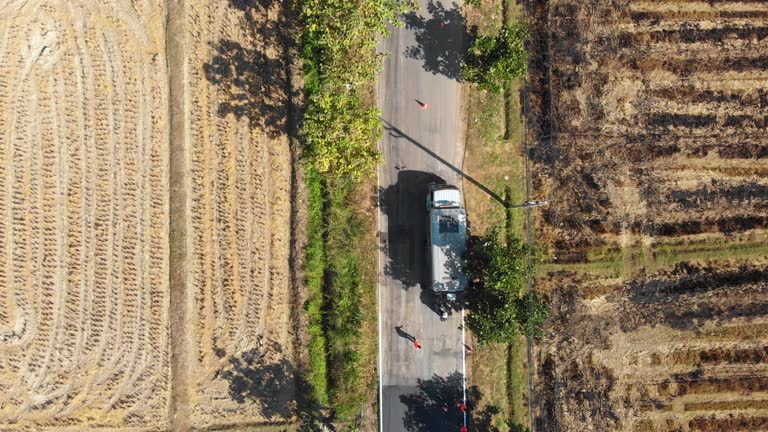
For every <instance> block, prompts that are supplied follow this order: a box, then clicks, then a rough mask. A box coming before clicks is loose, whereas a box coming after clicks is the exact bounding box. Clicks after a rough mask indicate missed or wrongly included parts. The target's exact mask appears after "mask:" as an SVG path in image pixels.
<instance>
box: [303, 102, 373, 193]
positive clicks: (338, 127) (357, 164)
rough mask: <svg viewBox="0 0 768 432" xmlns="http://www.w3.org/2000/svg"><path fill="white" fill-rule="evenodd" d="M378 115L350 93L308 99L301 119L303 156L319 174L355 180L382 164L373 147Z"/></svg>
mask: <svg viewBox="0 0 768 432" xmlns="http://www.w3.org/2000/svg"><path fill="white" fill-rule="evenodd" d="M381 133H382V126H381V121H379V111H378V109H376V108H374V107H368V108H363V107H361V106H360V101H359V100H358V99H357V98H356V97H354V95H352V93H350V92H331V91H321V92H319V93H317V94H315V95H313V96H311V99H310V103H309V107H308V109H307V112H306V114H305V116H304V127H303V135H304V139H305V140H306V156H307V157H308V160H309V161H310V163H311V164H313V165H314V166H315V168H316V169H317V171H318V172H320V173H323V174H331V175H333V176H335V177H338V178H341V177H345V178H350V179H352V180H357V179H359V178H361V177H362V176H363V175H364V174H367V173H370V172H371V171H372V170H373V167H374V166H376V164H378V163H379V162H380V161H381V154H380V153H379V151H378V150H377V149H376V148H375V147H374V146H373V144H374V143H375V142H376V141H377V140H378V139H379V138H380V137H381Z"/></svg>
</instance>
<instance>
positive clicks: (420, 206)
mask: <svg viewBox="0 0 768 432" xmlns="http://www.w3.org/2000/svg"><path fill="white" fill-rule="evenodd" d="M432 183H439V184H444V183H445V180H443V179H442V178H441V177H439V176H437V175H435V174H433V173H429V172H424V171H406V170H401V171H400V172H399V173H398V175H397V183H395V184H394V185H391V186H389V187H386V188H381V189H380V190H379V207H380V208H381V211H382V213H384V214H385V215H386V216H387V220H388V223H387V232H382V233H380V236H381V238H380V247H381V250H382V251H383V252H384V255H385V256H386V263H385V265H384V272H385V274H387V275H388V276H391V277H392V278H393V279H396V280H398V281H399V282H400V284H401V285H402V288H403V289H406V290H407V289H409V288H412V287H415V286H417V285H420V286H421V287H428V286H429V285H430V283H429V260H428V259H427V253H428V248H427V240H428V239H427V234H428V227H427V203H426V200H427V192H428V188H429V185H430V184H432Z"/></svg>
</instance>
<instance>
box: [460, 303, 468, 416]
mask: <svg viewBox="0 0 768 432" xmlns="http://www.w3.org/2000/svg"><path fill="white" fill-rule="evenodd" d="M466 346H467V342H466V336H465V334H464V306H462V307H461V381H462V387H463V389H462V390H463V392H464V397H463V399H464V405H466V404H467V349H466ZM464 426H467V412H466V410H465V411H464Z"/></svg>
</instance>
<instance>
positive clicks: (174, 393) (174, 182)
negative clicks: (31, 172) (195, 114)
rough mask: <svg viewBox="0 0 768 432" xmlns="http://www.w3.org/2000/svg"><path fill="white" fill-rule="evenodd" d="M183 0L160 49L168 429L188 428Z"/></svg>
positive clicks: (172, 6)
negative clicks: (166, 165) (165, 121)
mask: <svg viewBox="0 0 768 432" xmlns="http://www.w3.org/2000/svg"><path fill="white" fill-rule="evenodd" d="M184 12H185V8H184V0H166V18H165V49H166V62H167V63H166V66H167V70H168V92H169V95H168V114H169V126H170V128H169V132H168V144H169V146H170V171H169V175H170V179H169V182H170V188H169V190H170V197H169V202H170V209H169V219H170V220H169V252H170V256H169V269H170V272H169V275H168V276H169V290H170V311H169V312H170V317H171V320H170V324H171V325H170V334H171V391H170V399H169V418H168V424H169V427H170V429H171V430H173V431H187V430H189V429H190V424H189V387H188V381H189V366H190V361H189V360H190V359H189V353H190V352H191V351H190V350H189V348H191V347H189V344H190V342H191V339H190V336H191V335H190V334H189V332H190V330H191V329H190V328H189V326H188V325H187V319H188V317H187V313H188V309H187V302H188V296H187V271H186V270H187V268H186V265H187V247H186V241H187V232H186V231H187V229H186V228H187V227H186V223H187V212H186V206H187V190H186V189H187V178H186V169H187V143H186V134H185V132H186V128H185V126H186V117H185V110H186V98H185V94H184V92H185V90H186V89H185V85H184V74H185V72H186V57H185V50H184V48H185V46H184V45H185V44H184V37H185V33H184V20H185V19H186V16H185V13H184Z"/></svg>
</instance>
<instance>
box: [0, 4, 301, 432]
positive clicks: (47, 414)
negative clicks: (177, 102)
mask: <svg viewBox="0 0 768 432" xmlns="http://www.w3.org/2000/svg"><path fill="white" fill-rule="evenodd" d="M235 6H236V4H234V3H233V4H232V5H230V4H229V3H222V4H218V3H217V4H213V3H210V2H202V1H200V2H194V1H189V2H186V7H187V8H186V15H185V20H186V22H185V26H184V28H185V43H184V46H185V49H186V52H185V57H184V62H185V63H184V64H185V67H184V72H185V73H184V76H178V77H176V79H183V80H185V81H184V85H185V87H184V89H185V95H186V96H185V99H186V102H185V108H186V115H185V118H186V124H185V125H184V127H185V129H184V137H185V141H186V152H185V155H186V156H183V157H186V158H187V166H188V168H189V172H188V174H187V175H186V178H187V179H188V182H187V184H186V185H184V187H185V188H186V190H187V194H186V196H187V198H188V203H187V211H186V214H187V217H188V219H187V220H186V221H183V223H185V224H187V228H186V232H187V233H188V236H187V238H186V239H184V241H185V242H186V245H187V248H186V249H187V251H188V252H187V253H188V256H187V261H186V263H187V271H188V273H189V274H190V276H189V277H188V280H189V286H188V287H187V288H186V291H185V292H186V293H187V295H189V299H188V301H187V302H186V303H184V307H188V309H192V310H187V312H186V314H187V316H188V317H189V318H190V319H189V320H188V321H187V322H186V323H185V325H187V326H191V329H190V332H189V334H192V335H193V337H194V340H193V341H192V342H191V343H190V344H189V346H188V348H189V349H190V350H191V353H190V354H189V360H191V361H190V362H189V364H187V365H186V366H187V367H188V369H189V372H190V376H191V377H194V379H193V380H192V381H191V382H189V383H176V384H175V385H177V386H178V385H188V386H189V393H190V398H189V403H190V407H189V411H188V412H189V413H191V418H190V423H191V424H192V425H193V426H198V427H206V426H212V425H215V424H221V423H226V424H234V423H238V422H247V423H258V422H262V421H276V420H285V419H287V418H289V417H290V413H291V411H290V409H289V408H290V407H286V408H285V409H283V410H272V411H269V410H268V408H269V407H267V406H266V405H265V404H264V401H263V398H262V396H263V392H265V391H266V392H275V393H277V394H280V395H281V397H282V399H281V400H283V399H285V400H287V399H293V398H294V395H293V394H292V392H293V382H292V378H289V377H291V376H292V375H291V374H292V372H293V371H292V370H291V366H290V365H291V363H290V360H291V358H292V357H291V356H292V349H291V343H290V341H291V339H290V335H289V334H288V332H289V329H290V327H291V326H289V325H287V324H286V322H287V320H288V319H289V315H290V303H289V302H290V299H289V298H288V294H289V290H288V279H287V277H288V247H289V244H288V243H289V234H290V233H289V227H288V225H289V218H288V214H289V212H290V202H289V188H290V166H289V163H290V153H289V150H288V144H287V140H286V138H285V137H284V135H280V134H278V135H276V136H277V138H270V137H268V136H267V135H266V134H265V133H263V131H262V130H261V125H259V124H258V123H253V122H252V121H250V120H249V118H247V117H243V116H237V115H235V114H233V113H223V112H222V111H221V110H220V109H219V107H220V105H221V104H222V103H223V102H226V101H224V100H223V99H224V98H226V97H229V93H228V92H227V91H225V90H226V89H224V88H221V86H219V85H217V83H215V82H211V81H210V80H209V79H208V78H207V77H206V75H205V73H204V67H205V64H206V63H208V62H210V61H211V57H212V56H214V55H215V52H214V50H213V47H214V45H215V44H216V43H217V42H219V41H220V40H224V39H227V40H231V41H234V42H236V43H238V44H242V45H243V46H246V47H248V46H250V45H253V44H257V43H258V41H254V40H253V39H252V38H253V36H254V35H253V34H249V33H247V32H246V30H245V29H246V27H245V26H244V24H243V22H244V14H247V13H250V14H252V15H253V16H256V15H259V14H260V13H262V15H260V16H258V18H259V19H267V15H266V12H265V11H263V10H261V9H259V10H245V11H244V10H241V8H239V7H235ZM165 14H166V10H165V2H164V1H144V2H126V1H111V2H107V3H104V4H102V5H100V6H95V5H94V4H92V3H91V2H66V4H64V3H59V2H47V1H37V0H36V1H29V2H22V3H19V2H2V6H1V7H0V34H2V36H3V37H2V39H0V73H1V75H0V151H1V152H2V153H1V154H2V159H1V160H0V199H2V201H3V203H4V205H3V206H0V407H2V409H0V430H31V429H35V430H37V429H41V428H42V429H46V430H48V429H55V430H64V429H66V430H82V428H84V427H100V428H119V429H121V430H126V429H141V430H144V429H151V430H163V429H167V428H168V427H170V426H171V424H170V423H169V417H168V415H169V409H170V408H172V404H173V403H174V401H173V400H172V397H171V392H170V389H171V387H172V383H171V373H170V372H171V357H170V342H169V340H170V327H169V314H170V313H174V309H172V308H170V304H169V293H170V292H169V290H170V287H169V280H168V275H169V259H168V257H169V252H170V250H169V247H170V246H169V238H168V232H169V231H168V230H169V218H170V217H172V216H173V215H170V214H169V196H170V188H169V175H170V173H169V168H168V167H169V156H170V155H169V148H170V146H169V127H170V125H169V123H170V121H169V120H170V119H169V116H170V114H169V111H168V103H169V99H168V85H169V84H168V83H169V79H171V77H170V76H169V74H168V69H167V65H166V52H165V43H166V40H165V38H166V34H165V31H166V30H165V28H164V19H165ZM271 54H273V55H275V53H271ZM249 96H254V95H249ZM174 223H176V222H174ZM175 337H182V336H179V335H177V336H175ZM254 359H255V360H254ZM275 365H280V367H282V369H283V370H281V371H280V372H282V373H283V375H282V377H283V381H281V382H279V384H280V385H279V386H278V387H279V388H277V389H276V388H275V384H276V383H275V381H274V379H273V380H272V381H270V379H272V378H273V377H272V378H270V377H265V376H263V374H261V375H260V371H261V369H263V368H266V369H267V370H270V371H273V369H274V367H275ZM235 366H237V367H235ZM270 368H272V369H270ZM248 380H251V381H250V382H249V381H248ZM243 383H247V384H248V385H247V386H246V389H248V388H252V387H259V386H260V387H261V392H262V393H258V392H257V393H248V392H245V393H243V392H242V391H241V393H243V394H238V393H237V392H238V390H242V387H243Z"/></svg>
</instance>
